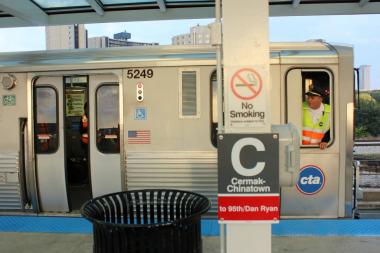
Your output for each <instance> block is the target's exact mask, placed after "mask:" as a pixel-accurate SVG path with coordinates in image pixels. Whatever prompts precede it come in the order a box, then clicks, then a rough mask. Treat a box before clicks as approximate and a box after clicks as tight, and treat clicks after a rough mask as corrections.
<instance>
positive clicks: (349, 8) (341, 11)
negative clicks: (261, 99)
mask: <svg viewBox="0 0 380 253" xmlns="http://www.w3.org/2000/svg"><path fill="white" fill-rule="evenodd" d="M224 1H233V0H224ZM247 1H256V0H247ZM214 5H215V1H214V0H1V1H0V27H21V26H46V25H64V24H75V23H76V24H89V23H107V22H127V21H147V20H170V19H189V18H192V19H195V18H213V17H214V15H215V14H214ZM269 5H270V9H269V10H270V16H306V15H351V14H378V13H380V0H319V1H318V0H291V1H289V0H269Z"/></svg>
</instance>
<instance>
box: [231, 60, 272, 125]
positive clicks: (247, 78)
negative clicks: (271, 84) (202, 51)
mask: <svg viewBox="0 0 380 253" xmlns="http://www.w3.org/2000/svg"><path fill="white" fill-rule="evenodd" d="M263 69H264V68H263V67H260V66H257V67H255V68H251V67H240V68H233V69H230V70H228V72H227V76H228V80H229V85H228V89H226V92H227V94H226V97H227V98H228V100H227V112H228V113H227V114H226V125H227V126H229V127H237V128H250V129H251V128H253V127H261V128H262V127H266V126H267V124H268V122H267V121H268V120H267V118H268V117H266V114H267V106H266V105H267V101H266V100H267V99H268V98H267V91H266V90H267V88H268V87H267V86H265V85H266V82H267V79H268V78H267V75H266V74H265V73H266V72H265V71H264V70H263Z"/></svg>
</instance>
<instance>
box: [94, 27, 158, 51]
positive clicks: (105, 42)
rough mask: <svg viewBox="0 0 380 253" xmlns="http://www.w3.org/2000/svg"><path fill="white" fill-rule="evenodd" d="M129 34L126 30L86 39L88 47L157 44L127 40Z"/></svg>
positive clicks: (129, 36) (155, 44)
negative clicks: (111, 36) (110, 36)
mask: <svg viewBox="0 0 380 253" xmlns="http://www.w3.org/2000/svg"><path fill="white" fill-rule="evenodd" d="M130 38H131V34H130V33H127V32H126V31H124V32H120V33H115V34H114V35H113V38H109V37H107V36H100V37H92V38H89V39H88V48H105V47H130V46H157V45H158V43H155V42H152V43H146V42H136V41H129V39H130Z"/></svg>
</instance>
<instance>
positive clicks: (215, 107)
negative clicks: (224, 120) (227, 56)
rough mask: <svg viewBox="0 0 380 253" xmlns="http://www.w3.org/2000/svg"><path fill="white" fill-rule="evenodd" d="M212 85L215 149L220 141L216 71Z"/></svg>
mask: <svg viewBox="0 0 380 253" xmlns="http://www.w3.org/2000/svg"><path fill="white" fill-rule="evenodd" d="M210 85H211V87H210V88H211V105H210V106H211V143H212V145H213V146H214V147H217V144H218V140H217V134H218V130H217V127H218V96H217V80H216V71H214V72H213V73H212V75H211V78H210Z"/></svg>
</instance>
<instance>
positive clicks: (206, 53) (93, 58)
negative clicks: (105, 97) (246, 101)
mask: <svg viewBox="0 0 380 253" xmlns="http://www.w3.org/2000/svg"><path fill="white" fill-rule="evenodd" d="M270 48H271V64H276V63H277V64H279V63H280V61H281V63H283V64H284V63H285V64H286V63H292V62H293V63H294V62H295V61H297V62H299V61H303V62H305V63H307V62H309V63H315V62H320V63H321V61H323V62H324V63H337V58H338V54H337V51H336V50H335V48H334V46H332V45H329V44H327V43H323V42H296V43H271V45H270ZM215 59H216V54H215V47H213V46H199V45H197V46H142V47H119V48H104V49H67V50H45V51H30V52H11V53H0V72H24V71H28V72H30V71H43V70H46V69H58V68H59V69H60V70H63V69H73V68H75V69H77V68H78V67H79V68H83V66H84V65H86V67H85V68H86V69H87V68H105V67H106V66H107V68H110V65H109V64H110V63H111V62H112V63H113V65H112V68H123V67H142V66H181V65H215V64H216V60H215ZM326 61H327V62H326Z"/></svg>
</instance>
